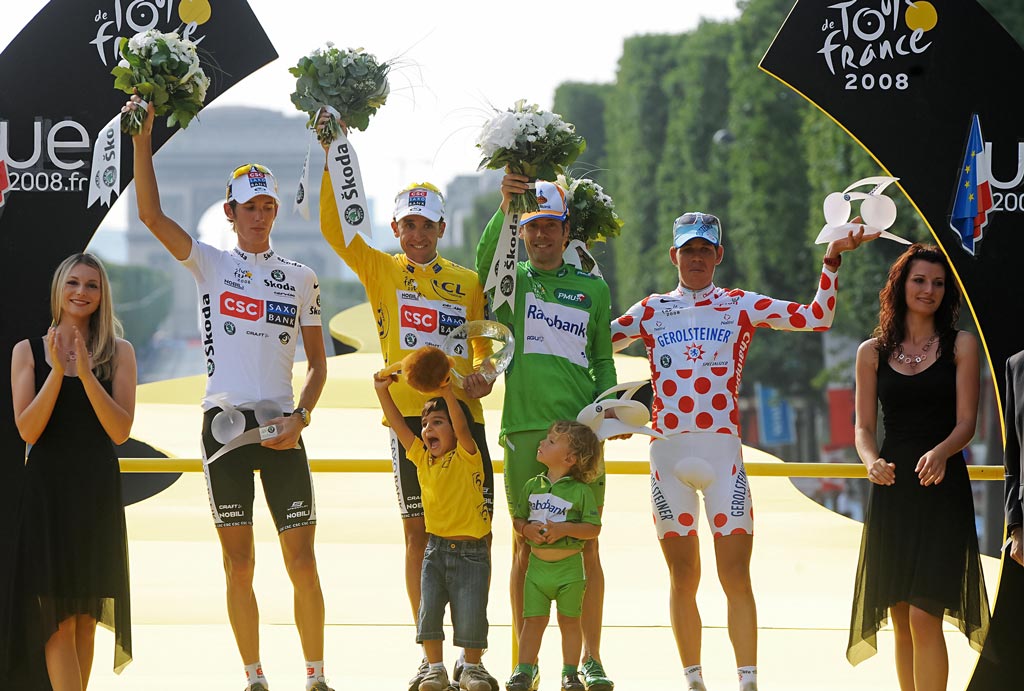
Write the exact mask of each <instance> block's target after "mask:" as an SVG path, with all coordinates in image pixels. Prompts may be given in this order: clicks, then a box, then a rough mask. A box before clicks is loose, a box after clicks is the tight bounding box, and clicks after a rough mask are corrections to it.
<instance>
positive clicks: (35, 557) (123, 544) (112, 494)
mask: <svg viewBox="0 0 1024 691" xmlns="http://www.w3.org/2000/svg"><path fill="white" fill-rule="evenodd" d="M30 345H31V347H32V357H33V358H34V360H35V379H36V391H39V390H40V389H41V388H42V386H43V383H44V382H45V381H46V378H47V376H48V375H49V373H50V366H49V365H48V364H47V363H46V359H45V356H44V354H45V344H44V341H43V340H42V339H32V340H30ZM101 383H102V384H103V387H104V388H105V389H106V390H107V391H108V392H110V382H109V381H103V382H101ZM20 503H21V506H20V510H19V523H20V540H19V549H18V552H17V556H16V559H17V560H18V563H17V565H16V567H15V570H16V573H17V577H16V580H17V582H16V584H15V587H14V591H13V594H12V595H11V596H10V597H9V600H8V602H9V604H10V605H11V606H12V607H11V608H12V615H11V616H10V617H9V618H8V619H7V621H6V624H7V626H8V627H13V629H14V630H9V631H6V632H5V631H2V630H0V636H3V637H5V638H7V639H8V640H7V642H8V643H10V644H13V645H8V646H7V647H8V650H7V652H8V654H9V658H8V661H9V662H11V663H12V664H15V665H17V664H21V663H23V662H24V661H26V660H30V661H31V660H37V659H38V658H39V654H40V652H41V650H42V646H43V645H44V644H45V642H46V641H47V640H48V639H49V637H50V636H51V635H52V634H53V633H54V632H55V631H56V630H57V627H58V626H59V624H60V622H61V621H63V620H64V619H67V618H68V617H70V616H74V615H80V614H84V615H89V616H92V617H94V618H95V619H96V620H97V621H98V622H99V623H100V624H101V625H102V626H104V627H106V628H108V629H110V630H112V631H113V632H114V671H115V672H120V671H121V670H122V669H123V668H124V667H125V665H127V664H128V663H129V662H130V661H131V640H132V638H131V609H130V603H129V592H128V545H127V539H126V531H125V521H124V507H123V505H122V503H121V475H120V469H119V466H118V461H117V456H116V455H115V453H114V444H113V442H112V441H111V440H110V437H109V436H107V433H106V432H105V431H104V429H103V426H102V425H101V424H100V421H99V419H98V418H97V417H96V413H95V412H94V411H93V408H92V404H90V403H89V399H88V397H87V396H86V394H85V389H84V388H83V386H82V382H81V380H80V379H79V378H78V377H65V378H64V381H63V382H62V383H61V388H60V393H59V394H58V396H57V402H56V404H55V405H54V408H53V413H52V414H51V415H50V420H49V422H47V424H46V428H45V429H44V430H43V433H42V435H41V436H40V437H39V439H38V440H37V441H36V443H35V444H34V445H33V446H32V448H31V450H30V451H29V454H28V461H27V463H26V466H25V482H24V491H23V493H22V497H21V502H20ZM3 624H4V622H0V629H2V628H3ZM8 634H9V635H8ZM0 640H2V639H0ZM0 647H2V643H0ZM0 652H2V651H0ZM2 657H3V656H2V655H0V658H2ZM0 662H2V659H0ZM29 664H31V663H29ZM0 666H2V665H0Z"/></svg>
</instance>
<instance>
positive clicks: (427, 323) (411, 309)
mask: <svg viewBox="0 0 1024 691" xmlns="http://www.w3.org/2000/svg"><path fill="white" fill-rule="evenodd" d="M399 318H400V319H401V324H402V328H405V329H415V330H416V331H423V332H426V333H433V332H434V331H435V330H436V329H437V310H434V309H430V308H428V307H415V306H413V305H402V309H401V312H400V313H399Z"/></svg>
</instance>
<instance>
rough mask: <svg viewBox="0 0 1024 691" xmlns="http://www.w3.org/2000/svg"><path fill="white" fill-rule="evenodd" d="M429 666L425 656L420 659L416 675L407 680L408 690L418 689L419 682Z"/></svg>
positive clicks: (417, 690) (415, 690)
mask: <svg viewBox="0 0 1024 691" xmlns="http://www.w3.org/2000/svg"><path fill="white" fill-rule="evenodd" d="M429 668H430V663H428V662H427V658H423V659H422V660H421V661H420V666H419V669H417V670H416V676H414V677H413V678H412V679H410V680H409V691H420V682H421V681H423V677H425V676H426V675H427V670H428V669H429Z"/></svg>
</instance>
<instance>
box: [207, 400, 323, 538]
mask: <svg viewBox="0 0 1024 691" xmlns="http://www.w3.org/2000/svg"><path fill="white" fill-rule="evenodd" d="M219 412H220V408H211V409H210V410H207V411H206V412H205V413H204V414H203V449H204V454H203V457H204V458H210V457H211V456H213V455H214V454H215V453H217V451H218V450H219V449H220V448H221V446H223V444H221V443H220V442H218V441H217V440H216V439H214V438H213V435H212V434H211V433H210V424H211V422H212V421H213V418H214V416H215V415H216V414H217V413H219ZM241 412H242V413H243V414H244V415H245V429H246V430H250V429H253V428H254V427H258V426H259V423H258V422H257V421H256V416H255V414H254V413H253V412H252V411H250V410H243V411H241ZM257 470H258V471H259V472H260V481H261V482H262V483H263V494H264V496H266V498H267V505H268V506H269V507H270V513H271V515H273V517H274V524H275V525H277V532H278V533H282V532H284V531H285V530H289V529H291V528H300V527H302V526H306V525H316V501H315V499H314V497H313V476H312V474H311V473H310V472H309V461H308V460H307V459H306V447H305V446H304V445H303V443H302V439H301V438H300V439H299V448H297V449H288V450H286V451H275V450H274V449H268V448H266V447H264V446H260V445H259V444H248V445H246V446H241V447H239V448H237V449H235V450H234V451H230V452H228V453H227V454H225V455H223V456H221V457H220V458H218V459H217V460H216V461H214V462H213V463H204V464H203V472H204V473H205V474H206V487H207V490H208V491H209V495H210V510H211V511H212V512H213V522H214V524H215V525H216V526H217V527H218V528H230V527H232V526H238V525H252V504H253V497H254V495H255V491H256V489H255V484H254V481H253V472H254V471H257Z"/></svg>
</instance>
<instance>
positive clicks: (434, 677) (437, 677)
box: [419, 667, 448, 691]
mask: <svg viewBox="0 0 1024 691" xmlns="http://www.w3.org/2000/svg"><path fill="white" fill-rule="evenodd" d="M447 688H448V672H447V671H446V670H445V668H444V667H440V668H438V669H430V668H429V667H428V668H427V673H426V674H424V675H423V681H421V682H420V687H419V691H446V689H447Z"/></svg>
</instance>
